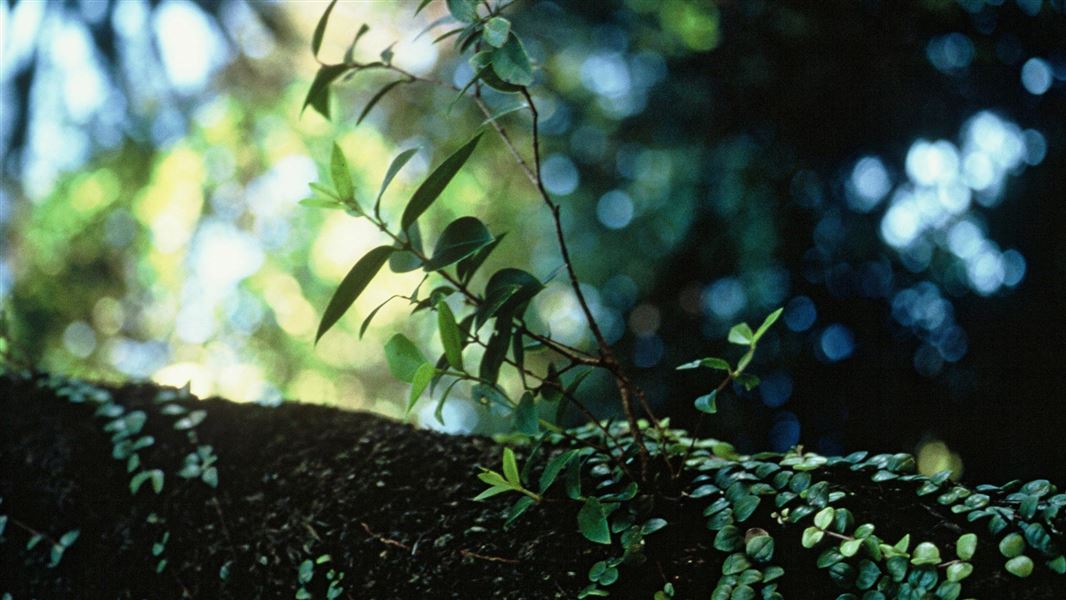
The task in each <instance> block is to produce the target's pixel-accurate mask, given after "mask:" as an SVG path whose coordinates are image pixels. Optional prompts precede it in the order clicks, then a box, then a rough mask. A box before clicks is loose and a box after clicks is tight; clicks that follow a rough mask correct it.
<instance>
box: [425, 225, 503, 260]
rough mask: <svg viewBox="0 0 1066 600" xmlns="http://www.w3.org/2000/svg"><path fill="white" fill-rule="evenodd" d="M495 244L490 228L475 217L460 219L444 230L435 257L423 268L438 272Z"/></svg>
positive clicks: (434, 253) (434, 251)
mask: <svg viewBox="0 0 1066 600" xmlns="http://www.w3.org/2000/svg"><path fill="white" fill-rule="evenodd" d="M492 242H493V238H492V234H491V233H489V230H488V228H486V227H485V225H484V224H483V223H482V222H481V221H480V220H478V219H477V218H475V217H460V218H458V219H456V220H454V221H452V222H451V223H449V224H448V226H447V227H445V228H444V231H443V232H441V234H440V238H439V239H438V240H437V245H436V247H435V248H434V249H433V256H432V257H431V258H430V259H429V261H428V262H426V264H425V266H424V267H423V268H424V269H425V270H426V271H436V270H438V269H442V268H444V267H446V266H448V265H450V264H452V263H455V262H458V261H460V260H462V259H464V258H466V257H468V256H470V255H471V254H473V253H475V252H477V251H478V250H481V249H482V248H484V247H485V246H488V245H489V244H491V243H492Z"/></svg>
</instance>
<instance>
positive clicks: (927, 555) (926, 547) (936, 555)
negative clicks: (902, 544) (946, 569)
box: [911, 542, 940, 565]
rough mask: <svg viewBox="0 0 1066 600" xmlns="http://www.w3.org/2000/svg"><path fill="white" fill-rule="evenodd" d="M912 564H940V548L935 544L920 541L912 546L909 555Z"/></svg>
mask: <svg viewBox="0 0 1066 600" xmlns="http://www.w3.org/2000/svg"><path fill="white" fill-rule="evenodd" d="M911 564H912V565H938V564H940V550H939V549H938V548H937V547H936V545H935V544H932V543H930V542H922V543H920V544H918V545H917V546H915V547H914V554H913V556H911Z"/></svg>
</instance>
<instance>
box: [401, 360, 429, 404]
mask: <svg viewBox="0 0 1066 600" xmlns="http://www.w3.org/2000/svg"><path fill="white" fill-rule="evenodd" d="M436 374H437V369H436V368H434V367H433V365H431V364H429V363H428V362H427V363H422V364H421V365H419V367H418V368H417V369H415V373H414V375H413V376H412V377H411V394H410V395H409V396H408V397H407V408H406V409H405V410H404V413H403V415H404V417H406V416H407V415H409V414H411V409H413V408H414V407H415V403H416V402H418V399H419V398H420V397H422V392H424V391H426V388H427V387H429V382H430V381H433V376H434V375H436Z"/></svg>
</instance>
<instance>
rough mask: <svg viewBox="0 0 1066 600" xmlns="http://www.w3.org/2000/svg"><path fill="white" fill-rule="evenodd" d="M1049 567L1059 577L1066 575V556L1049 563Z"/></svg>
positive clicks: (1059, 556)
mask: <svg viewBox="0 0 1066 600" xmlns="http://www.w3.org/2000/svg"><path fill="white" fill-rule="evenodd" d="M1047 567H1048V568H1049V569H1051V570H1052V571H1054V572H1056V573H1058V574H1059V575H1066V555H1062V554H1060V555H1058V556H1056V557H1055V558H1053V559H1051V560H1049V561H1048V563H1047Z"/></svg>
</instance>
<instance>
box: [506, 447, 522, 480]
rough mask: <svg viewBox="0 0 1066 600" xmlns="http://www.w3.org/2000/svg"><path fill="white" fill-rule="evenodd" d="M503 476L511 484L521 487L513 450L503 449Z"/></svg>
mask: <svg viewBox="0 0 1066 600" xmlns="http://www.w3.org/2000/svg"><path fill="white" fill-rule="evenodd" d="M503 476H504V478H505V479H506V480H507V481H508V482H509V483H511V484H512V485H515V486H518V487H521V486H522V479H521V478H520V477H519V475H518V461H517V460H515V456H514V450H511V449H510V448H504V449H503Z"/></svg>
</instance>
